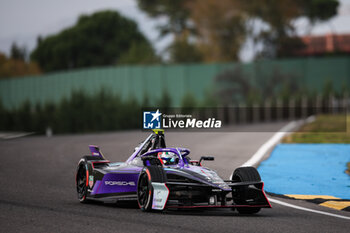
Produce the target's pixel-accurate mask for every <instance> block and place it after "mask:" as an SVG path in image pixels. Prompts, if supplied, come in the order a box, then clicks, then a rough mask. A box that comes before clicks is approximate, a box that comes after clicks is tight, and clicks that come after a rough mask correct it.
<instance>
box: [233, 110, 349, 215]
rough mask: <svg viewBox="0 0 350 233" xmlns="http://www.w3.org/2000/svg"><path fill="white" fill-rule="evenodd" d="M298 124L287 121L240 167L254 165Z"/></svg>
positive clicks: (286, 204)
mask: <svg viewBox="0 0 350 233" xmlns="http://www.w3.org/2000/svg"><path fill="white" fill-rule="evenodd" d="M314 120H315V118H314V117H309V118H308V119H306V122H312V121H314ZM298 125H299V124H298V122H297V121H292V122H290V123H288V124H287V125H286V126H284V127H283V128H282V129H280V130H279V131H278V132H277V133H275V134H274V135H273V136H272V137H271V138H270V139H269V140H268V141H267V142H266V143H264V144H263V145H262V146H261V147H260V148H259V150H258V151H257V152H256V153H255V154H254V155H253V156H252V157H251V158H250V159H249V160H248V161H247V162H245V163H244V164H243V165H242V167H246V166H254V165H256V164H257V163H258V162H260V160H261V159H262V158H263V156H264V155H265V154H266V153H267V152H268V151H269V150H270V149H271V148H272V147H273V146H274V145H275V144H277V143H278V142H279V141H280V140H281V139H282V137H284V136H285V135H286V134H288V133H289V132H291V131H292V130H293V129H294V128H295V127H297V126H298ZM232 175H233V174H232ZM232 175H231V177H230V179H232ZM268 199H269V201H270V202H273V203H276V204H279V205H283V206H287V207H290V208H294V209H298V210H303V211H308V212H313V213H317V214H323V215H328V216H332V217H336V218H342V219H347V220H350V217H347V216H343V215H338V214H332V213H329V212H324V211H319V210H313V209H309V208H305V207H301V206H297V205H292V204H289V203H287V202H283V201H279V200H276V199H273V198H268Z"/></svg>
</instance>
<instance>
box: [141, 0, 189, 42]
mask: <svg viewBox="0 0 350 233" xmlns="http://www.w3.org/2000/svg"><path fill="white" fill-rule="evenodd" d="M191 1H192V0H176V1H174V0H137V3H138V6H139V8H140V9H141V10H143V11H145V12H146V13H147V14H148V15H149V16H150V17H152V18H159V17H167V18H168V21H167V23H165V24H163V25H160V26H159V29H160V32H161V36H165V35H168V34H170V33H172V34H174V35H175V41H176V40H178V39H180V38H181V37H182V35H183V33H184V32H185V31H186V30H188V29H190V28H191V27H190V23H189V21H188V18H189V9H188V7H187V4H188V3H189V2H191Z"/></svg>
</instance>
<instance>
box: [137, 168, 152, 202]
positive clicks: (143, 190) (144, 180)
mask: <svg viewBox="0 0 350 233" xmlns="http://www.w3.org/2000/svg"><path fill="white" fill-rule="evenodd" d="M137 195H138V201H139V204H140V206H141V207H144V206H145V205H146V203H147V201H148V196H149V183H148V177H147V176H146V175H145V174H143V175H142V176H141V178H140V182H139V186H138V192H137Z"/></svg>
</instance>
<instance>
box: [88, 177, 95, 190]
mask: <svg viewBox="0 0 350 233" xmlns="http://www.w3.org/2000/svg"><path fill="white" fill-rule="evenodd" d="M92 186H94V176H89V187H90V188H92Z"/></svg>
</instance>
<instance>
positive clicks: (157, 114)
mask: <svg viewBox="0 0 350 233" xmlns="http://www.w3.org/2000/svg"><path fill="white" fill-rule="evenodd" d="M151 115H152V116H153V118H152V120H151V122H153V121H154V120H155V119H157V121H159V117H160V116H161V115H162V114H161V113H159V109H157V111H156V112H155V113H151Z"/></svg>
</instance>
